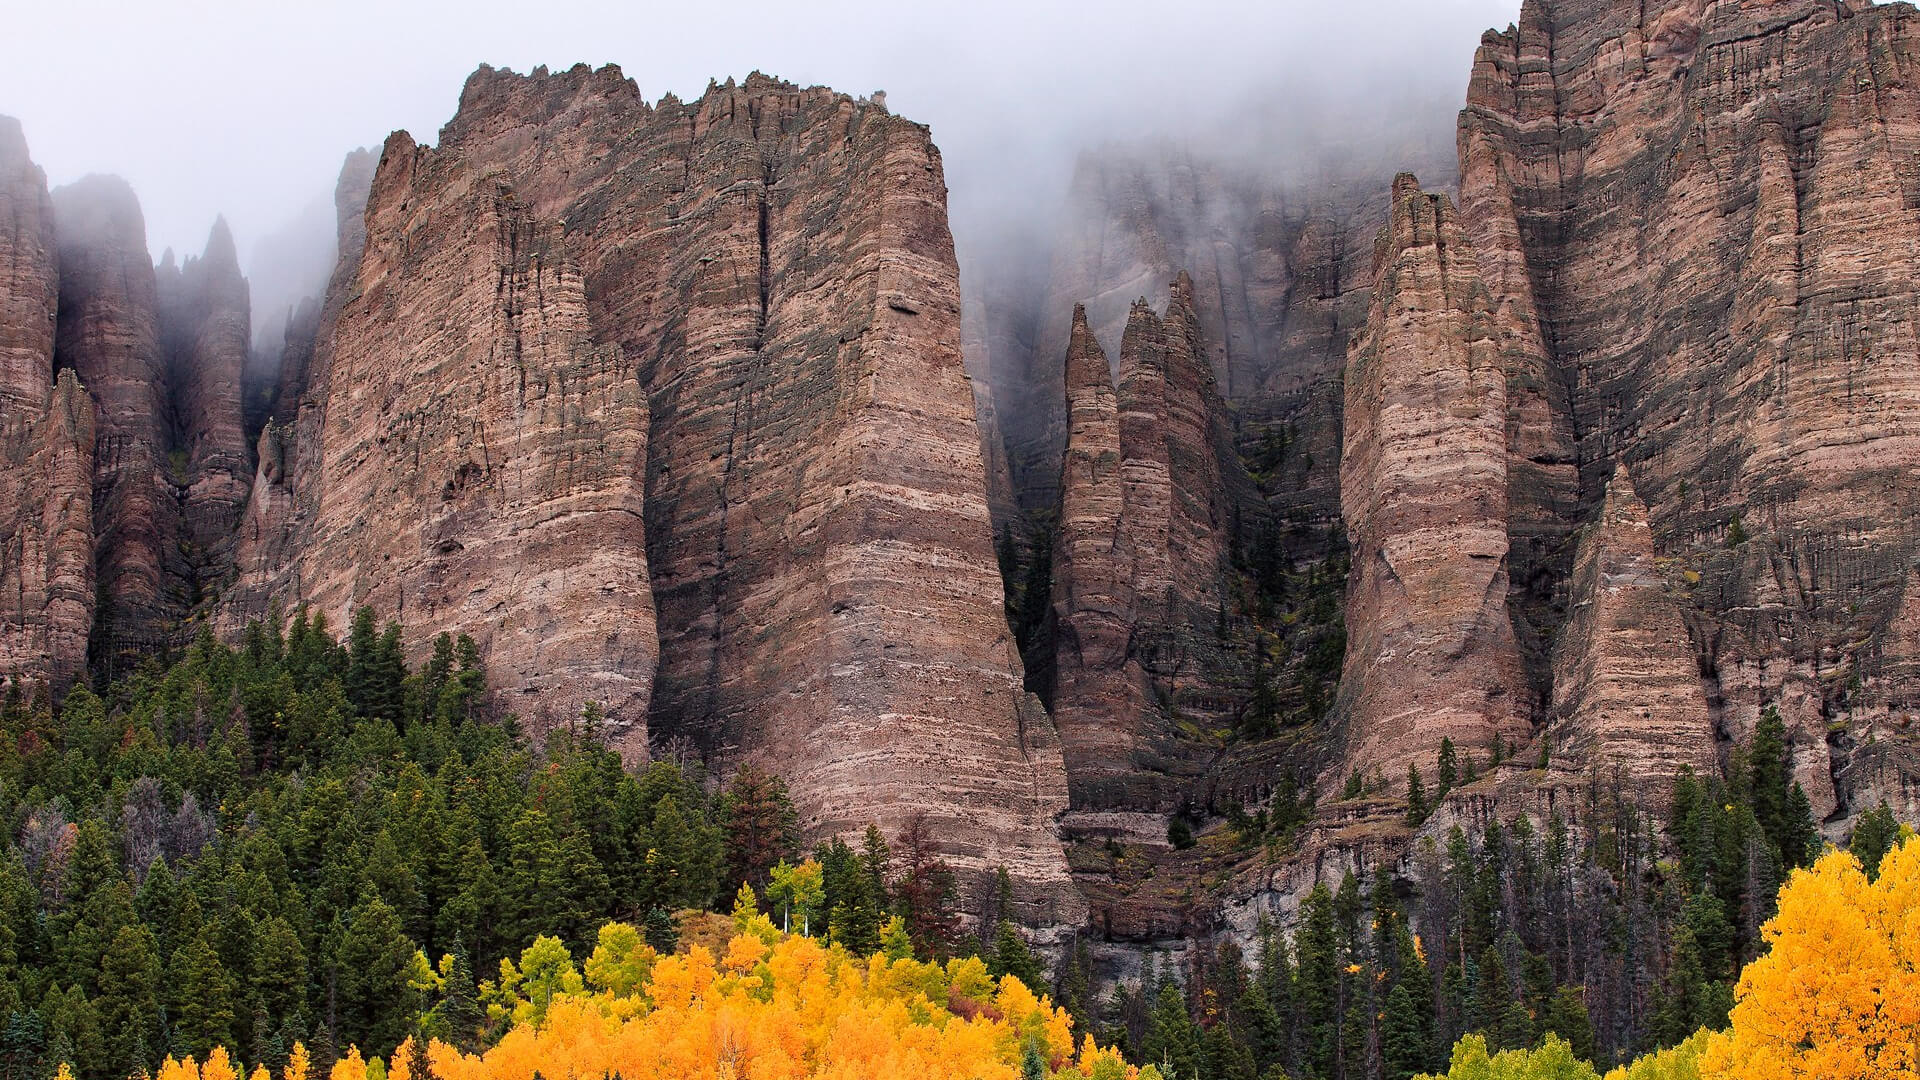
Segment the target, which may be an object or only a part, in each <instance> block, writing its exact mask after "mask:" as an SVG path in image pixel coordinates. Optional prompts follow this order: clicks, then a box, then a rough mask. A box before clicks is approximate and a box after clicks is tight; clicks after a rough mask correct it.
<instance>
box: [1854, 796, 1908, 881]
mask: <svg viewBox="0 0 1920 1080" xmlns="http://www.w3.org/2000/svg"><path fill="white" fill-rule="evenodd" d="M1899 840H1900V822H1899V821H1898V820H1897V819H1896V818H1895V817H1894V816H1893V811H1892V809H1890V808H1889V807H1888V806H1887V804H1886V802H1885V801H1884V800H1882V801H1881V803H1880V805H1879V806H1876V807H1874V808H1873V809H1871V810H1869V811H1867V812H1866V813H1864V814H1861V815H1860V819H1859V820H1858V821H1856V822H1855V823H1854V826H1853V835H1852V836H1851V837H1850V838H1848V840H1847V850H1848V851H1851V852H1853V857H1854V858H1856V859H1859V860H1860V865H1861V867H1862V868H1863V869H1865V870H1866V872H1867V880H1869V881H1873V880H1877V879H1878V878H1879V877H1880V860H1881V859H1884V858H1886V855H1887V852H1889V851H1891V850H1893V846H1894V844H1896V843H1898V842H1899Z"/></svg>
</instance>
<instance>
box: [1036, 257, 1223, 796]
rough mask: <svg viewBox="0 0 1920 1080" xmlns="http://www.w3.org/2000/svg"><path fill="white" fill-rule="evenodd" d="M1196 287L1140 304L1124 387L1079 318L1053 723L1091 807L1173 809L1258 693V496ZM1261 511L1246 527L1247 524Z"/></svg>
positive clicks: (1129, 336) (1132, 321) (1123, 367)
mask: <svg viewBox="0 0 1920 1080" xmlns="http://www.w3.org/2000/svg"><path fill="white" fill-rule="evenodd" d="M1204 342H1205V339H1204V336H1203V334H1202V332H1201V330H1200V324H1199V318H1198V316H1197V314H1196V312H1195V310H1194V305H1193V282H1192V280H1191V279H1190V278H1189V277H1187V275H1185V274H1182V275H1180V277H1179V278H1178V279H1177V280H1176V281H1175V282H1174V284H1173V287H1172V290H1171V294H1170V296H1169V298H1168V301H1167V313H1166V316H1165V318H1164V319H1163V318H1161V317H1160V316H1158V315H1156V314H1155V313H1154V311H1153V309H1152V308H1151V307H1149V306H1148V305H1147V302H1146V301H1145V300H1144V299H1143V300H1137V301H1135V302H1134V304H1133V307H1132V310H1131V312H1130V314H1129V316H1128V319H1127V329H1126V333H1125V335H1124V336H1123V337H1122V339H1121V346H1120V371H1119V384H1118V386H1117V388H1116V386H1115V385H1114V383H1113V382H1112V381H1111V376H1110V374H1109V369H1108V366H1107V361H1106V356H1105V354H1104V352H1103V351H1102V350H1101V348H1100V344H1099V342H1098V341H1097V340H1095V338H1094V336H1093V333H1092V331H1091V330H1090V329H1089V326H1088V322H1087V318H1086V312H1085V310H1084V309H1078V308H1077V309H1076V310H1075V312H1074V320H1073V335H1072V338H1071V341H1070V344H1069V346H1068V348H1067V354H1066V365H1065V375H1064V381H1065V383H1066V387H1067V390H1066V409H1065V411H1066V413H1067V415H1068V417H1069V418H1070V419H1069V435H1068V439H1067V448H1066V456H1065V466H1064V469H1063V471H1062V478H1061V482H1060V488H1061V501H1060V513H1059V525H1058V528H1057V530H1056V533H1055V539H1054V552H1053V557H1054V564H1053V587H1052V590H1051V594H1050V595H1051V597H1052V602H1053V621H1054V646H1055V657H1054V671H1055V680H1054V687H1053V695H1052V704H1053V710H1054V718H1055V722H1056V723H1057V725H1058V726H1059V729H1060V736H1061V740H1062V743H1063V745H1064V747H1065V751H1066V760H1067V774H1068V779H1069V783H1070V785H1071V787H1072V789H1073V792H1074V801H1075V804H1076V806H1081V807H1086V808H1091V809H1120V808H1125V809H1151V810H1171V809H1173V808H1174V807H1175V805H1176V803H1177V802H1178V801H1179V800H1180V799H1181V798H1183V797H1185V796H1186V792H1184V791H1183V790H1182V789H1181V788H1180V786H1179V785H1178V784H1177V783H1176V782H1175V781H1177V780H1178V778H1180V777H1182V776H1188V775H1191V774H1193V773H1195V772H1197V771H1198V767H1199V766H1200V765H1201V764H1202V763H1204V761H1205V760H1206V759H1207V758H1211V757H1212V756H1213V755H1214V753H1215V750H1216V747H1215V745H1214V744H1213V743H1212V741H1211V739H1210V738H1202V739H1200V740H1197V742H1198V745H1193V746H1183V745H1182V744H1183V742H1184V741H1186V735H1187V733H1190V732H1193V731H1203V732H1211V731H1214V730H1216V729H1219V728H1220V727H1221V726H1222V725H1223V724H1224V725H1225V726H1227V727H1231V726H1233V724H1234V721H1235V719H1236V714H1237V712H1238V710H1239V709H1240V708H1241V707H1243V706H1244V705H1245V701H1246V693H1247V673H1246V670H1245V668H1246V663H1247V661H1246V658H1245V657H1244V656H1243V655H1242V653H1243V651H1244V649H1243V648H1242V646H1243V645H1244V644H1245V643H1244V642H1243V641H1241V640H1239V635H1237V634H1234V633H1230V630H1231V629H1233V628H1234V627H1237V625H1238V621H1239V620H1238V619H1237V615H1238V611H1237V608H1236V607H1235V605H1234V604H1233V603H1232V601H1231V591H1232V590H1231V585H1230V582H1231V581H1232V580H1234V575H1235V569H1234V566H1233V563H1232V551H1233V547H1234V540H1235V534H1236V532H1237V530H1240V529H1241V528H1243V527H1247V526H1250V525H1254V524H1257V516H1258V514H1259V509H1258V506H1259V502H1258V499H1257V496H1256V495H1255V493H1254V491H1253V485H1252V482H1251V481H1250V480H1249V479H1248V477H1247V475H1246V472H1245V470H1244V469H1243V468H1242V467H1241V465H1240V461H1239V457H1238V455H1237V454H1236V452H1235V451H1234V448H1233V442H1232V436H1231V430H1230V426H1229V423H1228V416H1227V410H1226V406H1225V404H1224V403H1223V402H1222V401H1221V399H1220V396H1219V394H1218V393H1217V391H1215V389H1214V382H1213V375H1212V372H1211V371H1210V370H1209V368H1208V365H1207V363H1206V360H1205V356H1206V353H1205V344H1204ZM1249 517H1252V518H1255V519H1256V520H1255V521H1248V520H1246V518H1249Z"/></svg>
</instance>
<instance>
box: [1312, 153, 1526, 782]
mask: <svg viewBox="0 0 1920 1080" xmlns="http://www.w3.org/2000/svg"><path fill="white" fill-rule="evenodd" d="M1393 195H1394V197H1393V216H1392V219H1391V222H1390V224H1389V225H1388V226H1387V228H1386V229H1384V230H1382V232H1381V234H1380V237H1379V240H1378V241H1377V243H1376V249H1375V255H1374V263H1375V271H1374V287H1373V298H1372V302H1371V304H1370V306H1369V310H1368V318H1367V326H1366V329H1365V330H1364V331H1362V333H1361V334H1360V335H1359V336H1358V337H1357V338H1355V339H1354V342H1353V345H1352V348H1351V351H1350V352H1349V355H1348V360H1347V371H1346V410H1345V416H1346V439H1345V447H1344V452H1343V454H1342V456H1341V463H1340V480H1341V483H1340V495H1341V503H1342V507H1343V510H1344V513H1345V517H1346V522H1347V530H1348V536H1349V538H1350V540H1351V543H1352V546H1353V570H1352V575H1351V577H1350V578H1349V579H1348V584H1347V633H1348V645H1347V654H1346V662H1345V665H1344V669H1343V671H1342V675H1341V683H1340V696H1339V704H1338V706H1337V709H1338V717H1339V720H1340V722H1341V723H1342V724H1343V725H1344V734H1345V744H1346V754H1345V759H1344V762H1343V765H1342V767H1341V769H1340V771H1339V773H1338V775H1339V776H1341V777H1344V776H1345V775H1346V774H1347V773H1348V772H1350V771H1352V770H1360V771H1363V772H1365V773H1367V774H1368V775H1373V774H1376V773H1377V774H1379V775H1380V776H1382V777H1383V778H1385V779H1387V780H1388V781H1389V782H1390V783H1395V784H1397V783H1399V782H1400V778H1401V777H1404V776H1405V775H1406V771H1407V766H1408V764H1409V763H1410V762H1415V763H1418V764H1419V765H1420V766H1421V767H1422V768H1425V767H1427V766H1428V764H1429V763H1430V762H1431V761H1432V757H1433V754H1434V752H1435V750H1436V749H1437V748H1438V747H1439V744H1440V742H1441V740H1442V739H1443V738H1450V739H1452V741H1453V743H1454V744H1455V745H1456V746H1458V747H1460V748H1461V749H1462V750H1463V751H1478V752H1482V753H1484V752H1485V751H1486V750H1488V749H1490V748H1491V747H1492V746H1493V744H1494V742H1495V740H1497V739H1498V740H1506V741H1507V742H1509V743H1518V742H1521V741H1524V740H1525V739H1526V738H1527V737H1528V735H1529V734H1530V718H1531V717H1530V708H1529V705H1528V703H1527V702H1526V701H1525V700H1523V697H1524V695H1522V694H1521V693H1519V692H1517V691H1518V689H1519V688H1520V687H1523V686H1524V685H1525V676H1524V673H1523V669H1522V663H1521V657H1520V650H1519V646H1518V644H1517V642H1516V640H1515V638H1514V633H1513V627H1512V624H1511V622H1510V621H1509V618H1508V614H1507V591H1508V581H1507V551H1508V546H1507V543H1508V542H1507V524H1508V516H1507V505H1508V504H1507V437H1506V436H1507V397H1506V390H1507V379H1506V373H1505V371H1504V369H1503V367H1502V365H1501V350H1500V343H1499V332H1498V329H1497V327H1496V324H1495V320H1494V315H1493V307H1492V302H1491V300H1490V298H1489V296H1488V294H1487V290H1486V288H1485V286H1484V285H1483V284H1482V283H1481V281H1480V277H1479V270H1478V267H1477V265H1476V263H1475V261H1474V253H1473V249H1472V247H1471V245H1470V244H1469V243H1468V242H1467V240H1466V237H1465V236H1464V235H1463V233H1462V230H1461V227H1460V223H1459V221H1458V220H1457V217H1456V215H1455V213H1454V210H1453V206H1452V203H1451V201H1450V200H1448V199H1447V197H1446V196H1445V195H1440V194H1432V193H1428V192H1423V191H1421V190H1420V188H1419V184H1418V182H1417V181H1416V180H1415V179H1414V178H1413V177H1412V176H1411V175H1402V176H1401V177H1400V178H1399V179H1397V180H1395V181H1394V187H1393Z"/></svg>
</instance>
